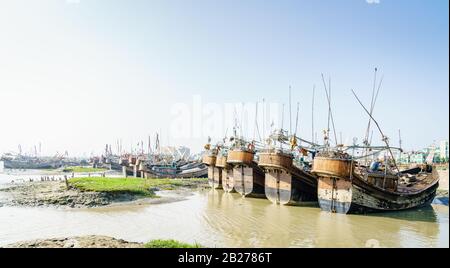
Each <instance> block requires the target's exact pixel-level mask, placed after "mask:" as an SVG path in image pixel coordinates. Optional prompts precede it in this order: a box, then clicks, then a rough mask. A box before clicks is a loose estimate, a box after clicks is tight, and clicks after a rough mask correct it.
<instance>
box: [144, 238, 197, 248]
mask: <svg viewBox="0 0 450 268" xmlns="http://www.w3.org/2000/svg"><path fill="white" fill-rule="evenodd" d="M144 247H145V248H201V247H202V246H201V245H200V244H197V243H195V244H188V243H183V242H179V241H176V240H173V239H170V240H162V239H156V240H151V241H149V242H147V243H145V244H144Z"/></svg>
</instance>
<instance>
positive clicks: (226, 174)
mask: <svg viewBox="0 0 450 268" xmlns="http://www.w3.org/2000/svg"><path fill="white" fill-rule="evenodd" d="M222 188H223V190H224V191H225V192H228V193H234V192H236V190H235V189H234V179H233V169H229V168H224V169H222Z"/></svg>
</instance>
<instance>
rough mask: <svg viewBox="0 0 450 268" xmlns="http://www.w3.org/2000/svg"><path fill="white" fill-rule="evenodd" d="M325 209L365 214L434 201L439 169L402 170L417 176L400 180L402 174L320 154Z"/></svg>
mask: <svg viewBox="0 0 450 268" xmlns="http://www.w3.org/2000/svg"><path fill="white" fill-rule="evenodd" d="M313 173H315V174H317V176H318V178H319V182H318V192H317V194H318V198H319V205H320V208H321V210H323V211H328V212H334V213H342V214H364V213H372V212H386V211H399V210H407V209H413V208H418V207H423V206H427V205H430V204H431V202H432V201H433V199H434V197H435V196H436V190H437V188H438V186H439V178H438V175H437V173H436V171H435V170H434V169H433V170H432V172H418V173H417V174H413V173H402V176H407V177H414V178H416V179H415V181H414V182H412V183H403V184H399V183H398V176H396V175H390V176H389V175H383V174H380V173H378V174H377V173H370V172H367V169H366V168H360V167H357V166H356V165H355V163H353V162H352V161H351V160H344V159H330V158H323V157H316V159H315V161H314V167H313Z"/></svg>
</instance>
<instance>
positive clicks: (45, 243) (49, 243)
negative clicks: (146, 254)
mask: <svg viewBox="0 0 450 268" xmlns="http://www.w3.org/2000/svg"><path fill="white" fill-rule="evenodd" d="M143 246H144V244H142V243H136V242H128V241H125V240H122V239H116V238H113V237H108V236H98V235H88V236H78V237H67V238H51V239H38V240H32V241H24V242H18V243H14V244H10V245H7V246H5V248H142V247H143Z"/></svg>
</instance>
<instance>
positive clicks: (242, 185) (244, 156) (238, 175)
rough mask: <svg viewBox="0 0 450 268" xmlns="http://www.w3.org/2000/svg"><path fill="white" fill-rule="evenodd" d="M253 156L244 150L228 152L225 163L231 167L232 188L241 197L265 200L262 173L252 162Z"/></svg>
mask: <svg viewBox="0 0 450 268" xmlns="http://www.w3.org/2000/svg"><path fill="white" fill-rule="evenodd" d="M254 155H255V154H254V153H253V152H250V151H246V150H231V151H229V152H228V157H227V163H228V164H229V165H230V166H231V167H232V176H233V187H234V190H235V191H236V192H238V193H239V194H241V195H242V196H245V197H255V198H265V197H266V195H265V192H264V184H265V176H264V171H263V170H262V169H261V168H260V167H259V166H258V164H257V163H256V162H255V161H254V160H253V159H254Z"/></svg>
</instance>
